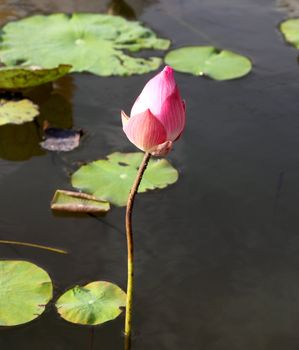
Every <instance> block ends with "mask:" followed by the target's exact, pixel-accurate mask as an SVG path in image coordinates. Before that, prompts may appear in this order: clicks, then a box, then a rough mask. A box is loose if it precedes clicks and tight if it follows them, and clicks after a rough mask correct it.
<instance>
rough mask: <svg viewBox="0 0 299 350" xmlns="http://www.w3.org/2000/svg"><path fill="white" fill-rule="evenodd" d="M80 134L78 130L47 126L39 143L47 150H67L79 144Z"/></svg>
mask: <svg viewBox="0 0 299 350" xmlns="http://www.w3.org/2000/svg"><path fill="white" fill-rule="evenodd" d="M81 135H82V131H80V130H79V131H78V130H71V129H60V128H47V129H45V130H44V141H42V142H41V143H40V145H41V146H42V148H43V149H46V150H48V151H60V152H69V151H72V150H73V149H75V148H77V147H78V146H79V144H80V138H81Z"/></svg>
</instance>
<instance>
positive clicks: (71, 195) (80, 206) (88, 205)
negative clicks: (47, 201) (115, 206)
mask: <svg viewBox="0 0 299 350" xmlns="http://www.w3.org/2000/svg"><path fill="white" fill-rule="evenodd" d="M51 209H53V210H61V211H68V212H77V213H105V212H107V211H108V210H109V209H110V205H109V202H106V201H102V200H100V199H97V198H96V197H94V196H91V195H89V194H86V193H80V192H72V191H62V190H57V191H56V192H55V195H54V197H53V199H52V202H51Z"/></svg>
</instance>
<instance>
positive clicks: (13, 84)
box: [0, 64, 72, 90]
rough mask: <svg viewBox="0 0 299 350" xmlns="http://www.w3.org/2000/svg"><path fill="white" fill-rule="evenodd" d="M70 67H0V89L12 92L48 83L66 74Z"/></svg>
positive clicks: (63, 65) (64, 65) (62, 65)
mask: <svg viewBox="0 0 299 350" xmlns="http://www.w3.org/2000/svg"><path fill="white" fill-rule="evenodd" d="M71 68H72V66H70V65H66V64H61V65H59V66H58V67H54V68H50V69H49V68H40V67H34V66H33V67H1V68H0V89H6V90H14V89H24V88H29V87H33V86H38V85H42V84H46V83H49V82H50V81H54V80H57V79H59V78H61V77H62V76H64V75H65V74H67V73H68V72H69V71H70V70H71Z"/></svg>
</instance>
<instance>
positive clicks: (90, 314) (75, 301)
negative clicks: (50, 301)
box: [56, 281, 126, 325]
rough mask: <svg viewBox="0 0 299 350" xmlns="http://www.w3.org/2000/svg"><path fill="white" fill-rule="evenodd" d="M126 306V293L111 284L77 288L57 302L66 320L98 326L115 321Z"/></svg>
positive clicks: (59, 310) (102, 283)
mask: <svg viewBox="0 0 299 350" xmlns="http://www.w3.org/2000/svg"><path fill="white" fill-rule="evenodd" d="M125 305H126V293H125V292H124V291H123V290H121V289H120V288H119V287H118V286H116V285H115V284H112V283H109V282H100V281H97V282H91V283H89V284H87V285H85V286H83V287H81V286H75V287H74V288H72V289H69V290H68V291H67V292H65V293H64V294H63V295H62V296H61V297H60V298H59V299H58V300H57V302H56V307H57V310H58V313H59V314H60V315H61V317H62V318H64V319H65V320H67V321H69V322H72V323H77V324H84V325H97V324H101V323H104V322H107V321H110V320H113V319H115V318H116V317H117V316H118V315H120V314H121V312H122V310H121V307H124V306H125Z"/></svg>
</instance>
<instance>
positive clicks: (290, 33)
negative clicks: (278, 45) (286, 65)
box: [280, 18, 299, 49]
mask: <svg viewBox="0 0 299 350" xmlns="http://www.w3.org/2000/svg"><path fill="white" fill-rule="evenodd" d="M280 31H281V32H282V34H283V35H284V38H285V40H286V41H287V42H289V43H290V44H292V45H294V46H295V47H296V48H297V49H299V18H293V19H288V20H286V21H284V22H282V23H281V24H280Z"/></svg>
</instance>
